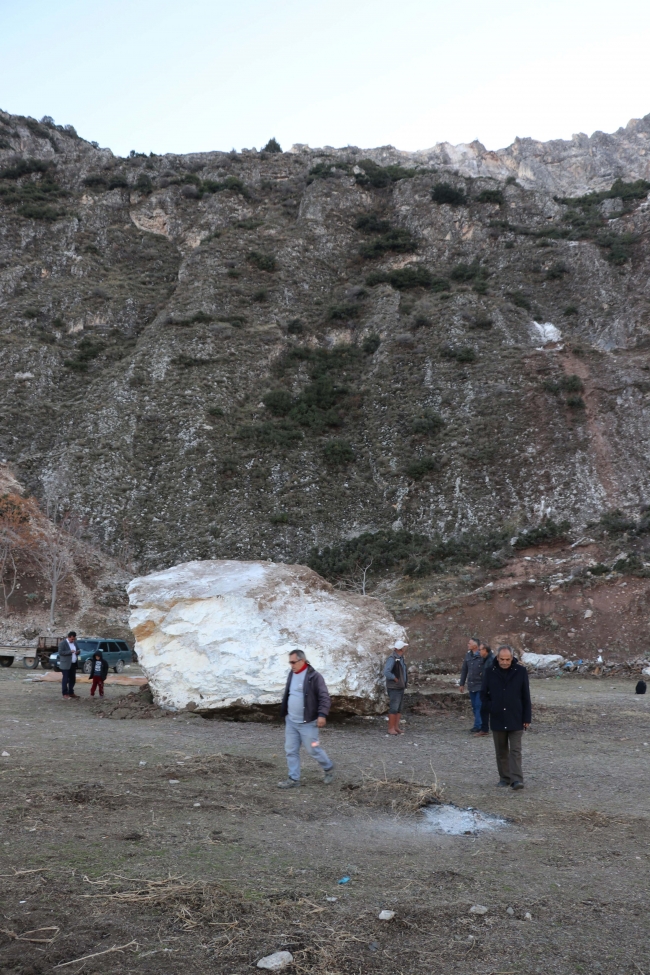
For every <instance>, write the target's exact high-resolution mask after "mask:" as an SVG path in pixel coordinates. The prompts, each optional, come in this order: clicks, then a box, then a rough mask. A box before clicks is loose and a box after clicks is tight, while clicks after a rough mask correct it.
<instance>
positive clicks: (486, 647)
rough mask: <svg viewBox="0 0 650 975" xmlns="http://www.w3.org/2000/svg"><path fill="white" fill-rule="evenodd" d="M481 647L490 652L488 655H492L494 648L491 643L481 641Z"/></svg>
mask: <svg viewBox="0 0 650 975" xmlns="http://www.w3.org/2000/svg"><path fill="white" fill-rule="evenodd" d="M481 647H485V649H486V650H487V651H488V653H492V647H491V646H490V644H489V643H486V642H485V640H481V642H480V643H479V649H480V648H481Z"/></svg>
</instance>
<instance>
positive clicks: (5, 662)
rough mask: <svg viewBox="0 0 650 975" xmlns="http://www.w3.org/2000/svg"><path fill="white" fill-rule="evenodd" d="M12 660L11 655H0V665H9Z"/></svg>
mask: <svg viewBox="0 0 650 975" xmlns="http://www.w3.org/2000/svg"><path fill="white" fill-rule="evenodd" d="M13 662H14V658H13V657H0V667H11V665H12V663H13Z"/></svg>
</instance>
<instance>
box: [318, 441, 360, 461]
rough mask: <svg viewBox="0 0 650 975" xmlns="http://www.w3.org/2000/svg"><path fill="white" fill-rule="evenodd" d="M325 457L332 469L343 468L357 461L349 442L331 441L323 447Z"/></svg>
mask: <svg viewBox="0 0 650 975" xmlns="http://www.w3.org/2000/svg"><path fill="white" fill-rule="evenodd" d="M323 456H324V458H325V462H326V463H327V464H329V465H330V466H331V467H343V466H345V465H346V464H351V463H352V461H353V460H355V455H354V450H353V449H352V447H351V445H350V444H349V443H348V441H347V440H329V441H328V442H327V443H326V444H325V446H324V447H323Z"/></svg>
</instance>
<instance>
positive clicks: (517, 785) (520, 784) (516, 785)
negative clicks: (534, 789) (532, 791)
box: [510, 782, 524, 789]
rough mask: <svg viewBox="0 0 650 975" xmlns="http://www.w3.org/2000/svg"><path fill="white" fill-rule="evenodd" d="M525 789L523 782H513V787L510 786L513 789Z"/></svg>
mask: <svg viewBox="0 0 650 975" xmlns="http://www.w3.org/2000/svg"><path fill="white" fill-rule="evenodd" d="M523 787H524V783H523V782H513V783H512V785H511V786H510V788H511V789H523Z"/></svg>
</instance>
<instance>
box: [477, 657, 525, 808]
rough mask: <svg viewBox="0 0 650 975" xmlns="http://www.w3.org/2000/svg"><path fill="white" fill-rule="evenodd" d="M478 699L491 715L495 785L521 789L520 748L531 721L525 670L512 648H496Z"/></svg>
mask: <svg viewBox="0 0 650 975" xmlns="http://www.w3.org/2000/svg"><path fill="white" fill-rule="evenodd" d="M481 698H482V700H483V702H484V707H486V708H487V711H488V713H489V715H490V727H491V729H492V737H493V738H494V750H495V752H496V758H497V768H498V770H499V782H498V784H499V785H500V786H503V787H505V786H511V788H513V789H523V787H524V773H523V771H522V765H521V745H522V738H523V734H524V729H527V728H529V727H530V722H531V703H530V687H529V685H528V673H527V671H526V668H525V667H523V666H522V665H521V664H519V663H517V661H516V660H515V655H514V652H513V649H512V647H509V646H507V645H503V646H500V647H499V648H498V650H497V654H496V659H495V661H494V663H493V664H492V666H491V667H488V668H487V669H486V671H485V675H484V677H483V687H482V688H481Z"/></svg>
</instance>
